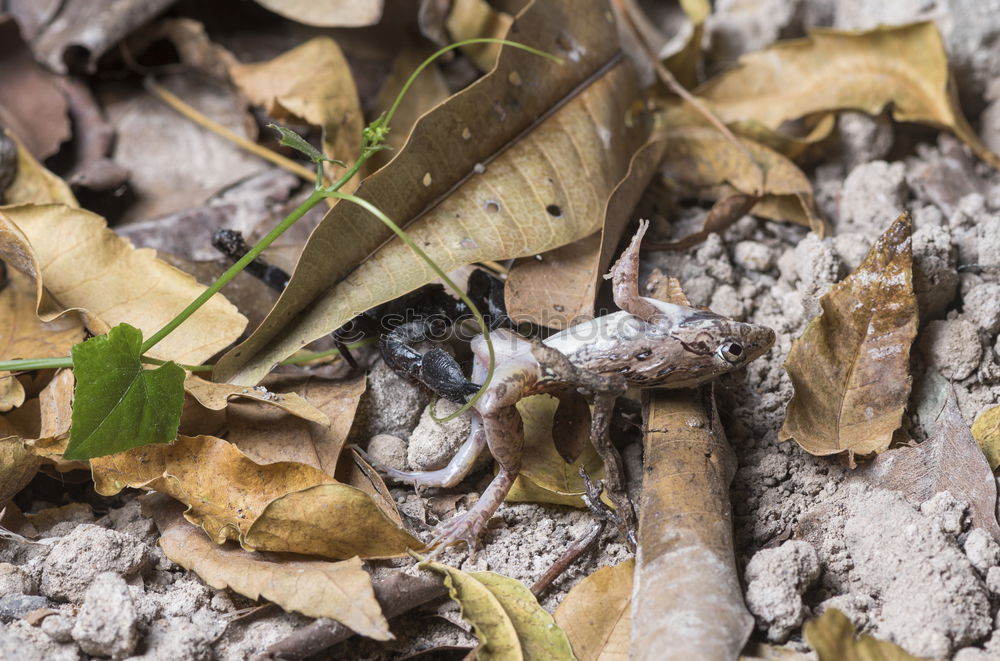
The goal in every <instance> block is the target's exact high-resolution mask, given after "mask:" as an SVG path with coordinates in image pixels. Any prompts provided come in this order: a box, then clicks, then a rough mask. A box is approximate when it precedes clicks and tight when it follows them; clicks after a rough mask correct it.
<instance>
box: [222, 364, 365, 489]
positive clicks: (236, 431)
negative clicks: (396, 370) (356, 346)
mask: <svg viewBox="0 0 1000 661" xmlns="http://www.w3.org/2000/svg"><path fill="white" fill-rule="evenodd" d="M264 383H265V384H266V385H267V386H268V387H269V388H281V389H282V390H285V389H288V390H294V391H296V392H299V393H301V394H302V397H303V398H305V399H307V400H308V401H309V402H311V404H312V405H313V406H315V407H316V409H317V410H318V411H319V412H320V413H321V414H322V415H323V416H324V417H326V418H327V422H325V423H322V422H319V421H316V420H308V419H302V418H301V417H300V416H293V415H289V414H288V413H285V412H283V411H281V410H276V409H275V407H272V406H267V405H264V404H258V403H253V402H240V403H234V404H231V405H230V406H229V408H228V409H227V411H226V421H227V426H228V428H229V433H228V434H227V438H228V440H229V442H230V443H233V444H234V445H236V447H238V448H239V449H240V451H241V452H243V453H245V454H246V455H247V456H248V457H250V458H251V459H253V460H254V461H255V462H257V463H260V464H270V463H274V462H278V461H295V462H298V463H301V464H306V465H308V466H312V467H313V468H316V469H318V470H321V471H323V472H324V473H326V474H327V475H329V476H331V477H332V476H333V475H334V473H335V471H336V469H337V461H338V459H339V457H340V453H341V450H342V449H343V447H344V442H345V441H346V439H347V435H348V433H349V432H350V430H351V423H352V422H353V421H354V413H355V411H356V409H357V407H358V400H359V399H360V398H361V395H362V394H363V393H364V391H365V387H366V380H365V376H364V374H361V375H359V376H356V377H354V378H352V379H347V380H344V381H328V380H326V379H321V378H317V377H311V378H307V379H301V378H295V377H289V376H283V375H274V376H272V377H269V378H268V379H267V380H266V381H265V382H264ZM228 387H230V388H242V387H244V386H228Z"/></svg>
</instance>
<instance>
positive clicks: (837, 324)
mask: <svg viewBox="0 0 1000 661" xmlns="http://www.w3.org/2000/svg"><path fill="white" fill-rule="evenodd" d="M911 233H912V221H911V220H910V216H909V214H907V213H905V212H904V213H903V214H902V215H901V216H900V217H899V218H897V219H896V221H895V222H894V223H893V224H892V226H891V227H890V228H889V229H888V230H886V232H885V234H883V235H882V236H881V237H880V238H879V240H878V241H876V242H875V245H873V246H872V248H871V250H869V251H868V255H867V256H866V257H865V259H864V261H863V262H862V263H861V265H860V266H858V268H856V269H855V270H854V272H853V273H851V274H850V275H849V276H848V277H847V278H845V279H844V280H843V281H842V282H839V283H837V284H836V285H834V287H833V289H831V290H830V292H829V293H827V294H826V295H825V296H823V298H821V299H820V305H821V306H822V308H823V312H822V314H821V315H820V316H819V317H816V318H814V319H813V320H812V321H810V322H809V325H808V326H807V327H806V330H805V331H804V332H803V333H802V336H801V337H800V338H798V339H797V340H795V342H794V344H793V345H792V350H791V352H790V353H789V355H788V360H786V361H785V369H786V370H787V371H788V374H789V376H791V378H792V384H793V385H794V387H795V395H794V396H793V397H792V401H791V402H790V403H789V405H788V410H787V413H786V415H785V422H784V424H783V425H782V427H781V432H780V433H779V439H780V440H783V441H785V440H788V439H790V438H794V439H795V442H796V443H798V444H799V445H801V446H802V448H803V449H805V450H806V451H807V452H809V453H811V454H815V455H829V454H838V453H841V452H846V453H847V455H848V459H849V460H850V461H853V457H854V455H868V454H872V453H876V454H877V453H880V452H882V451H884V450H885V449H886V448H888V447H889V443H890V442H891V441H892V435H893V433H894V432H895V431H896V429H898V428H899V425H900V424H901V422H902V417H903V409H904V408H905V406H906V402H907V398H908V397H909V394H910V384H911V381H912V377H911V376H910V371H909V362H910V346H911V345H912V343H913V338H914V337H915V336H916V334H917V303H916V297H915V296H914V294H913V254H912V246H911V240H910V235H911Z"/></svg>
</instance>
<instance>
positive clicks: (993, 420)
mask: <svg viewBox="0 0 1000 661" xmlns="http://www.w3.org/2000/svg"><path fill="white" fill-rule="evenodd" d="M972 437H973V438H975V439H976V443H977V444H978V445H979V449H980V450H982V451H983V454H984V455H985V456H986V461H987V462H988V463H989V465H990V469H991V470H993V471H996V469H997V467H998V466H1000V406H994V407H993V408H991V409H986V410H985V411H983V412H982V413H980V414H979V417H978V418H976V421H975V422H974V423H972Z"/></svg>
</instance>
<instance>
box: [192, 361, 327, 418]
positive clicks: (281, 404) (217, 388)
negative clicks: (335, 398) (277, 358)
mask: <svg viewBox="0 0 1000 661" xmlns="http://www.w3.org/2000/svg"><path fill="white" fill-rule="evenodd" d="M184 392H186V393H187V394H189V395H191V396H192V397H194V398H195V399H196V400H198V403H199V404H201V405H202V406H204V407H205V408H207V409H211V410H213V411H221V410H222V409H224V408H226V406H228V405H229V400H230V399H231V398H241V399H253V400H256V401H258V402H263V403H265V404H270V405H271V406H274V407H275V408H278V409H281V410H282V411H285V412H287V413H290V414H291V415H293V416H295V417H296V418H301V419H302V420H308V421H309V422H314V423H316V424H319V425H328V424H330V418H328V417H327V416H326V414H325V413H323V412H322V411H320V410H319V409H318V408H316V407H315V406H313V405H312V404H310V403H309V402H308V401H307V400H305V399H303V398H302V397H300V396H299V395H297V394H296V393H294V392H287V393H276V392H271V391H270V390H268V389H267V388H266V387H264V386H254V387H250V386H231V385H229V384H226V383H213V382H211V381H206V380H205V379H202V378H199V377H197V376H195V375H194V374H188V375H187V376H186V377H185V378H184Z"/></svg>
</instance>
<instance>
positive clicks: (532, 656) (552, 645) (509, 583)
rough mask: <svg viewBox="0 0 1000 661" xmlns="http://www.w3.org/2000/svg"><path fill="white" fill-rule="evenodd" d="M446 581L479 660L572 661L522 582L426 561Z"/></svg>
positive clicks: (564, 640)
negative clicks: (475, 643) (476, 643)
mask: <svg viewBox="0 0 1000 661" xmlns="http://www.w3.org/2000/svg"><path fill="white" fill-rule="evenodd" d="M420 566H421V567H424V568H427V569H431V570H433V571H435V572H437V573H439V574H442V575H443V576H444V577H445V578H444V584H445V586H446V587H447V588H448V594H449V595H450V596H451V598H452V599H454V600H455V601H456V602H457V603H458V605H459V606H461V608H462V617H463V618H464V619H465V620H466V621H467V622H469V624H471V625H472V628H473V630H474V631H475V632H476V638H478V639H479V652H478V657H479V658H481V659H484V660H485V659H497V660H501V659H502V660H503V661H507V660H508V659H510V660H515V659H524V661H543V660H545V661H548V660H551V661H561V660H570V659H573V658H574V656H573V650H572V649H571V648H570V644H569V640H568V639H567V638H566V634H565V633H564V632H563V630H562V629H561V628H560V627H559V626H558V625H557V624H556V623H555V621H554V620H553V619H552V616H551V615H549V614H548V613H547V612H546V611H545V609H543V608H542V607H541V606H540V605H539V604H538V600H537V599H535V597H534V595H532V594H531V591H530V590H529V589H528V588H527V587H525V586H524V584H523V583H521V582H520V581H517V580H515V579H513V578H508V577H506V576H501V575H500V574H496V573H494V572H488V571H484V572H472V573H466V572H463V571H461V570H459V569H455V568H454V567H449V566H447V565H442V564H439V563H437V562H422V563H420Z"/></svg>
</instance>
